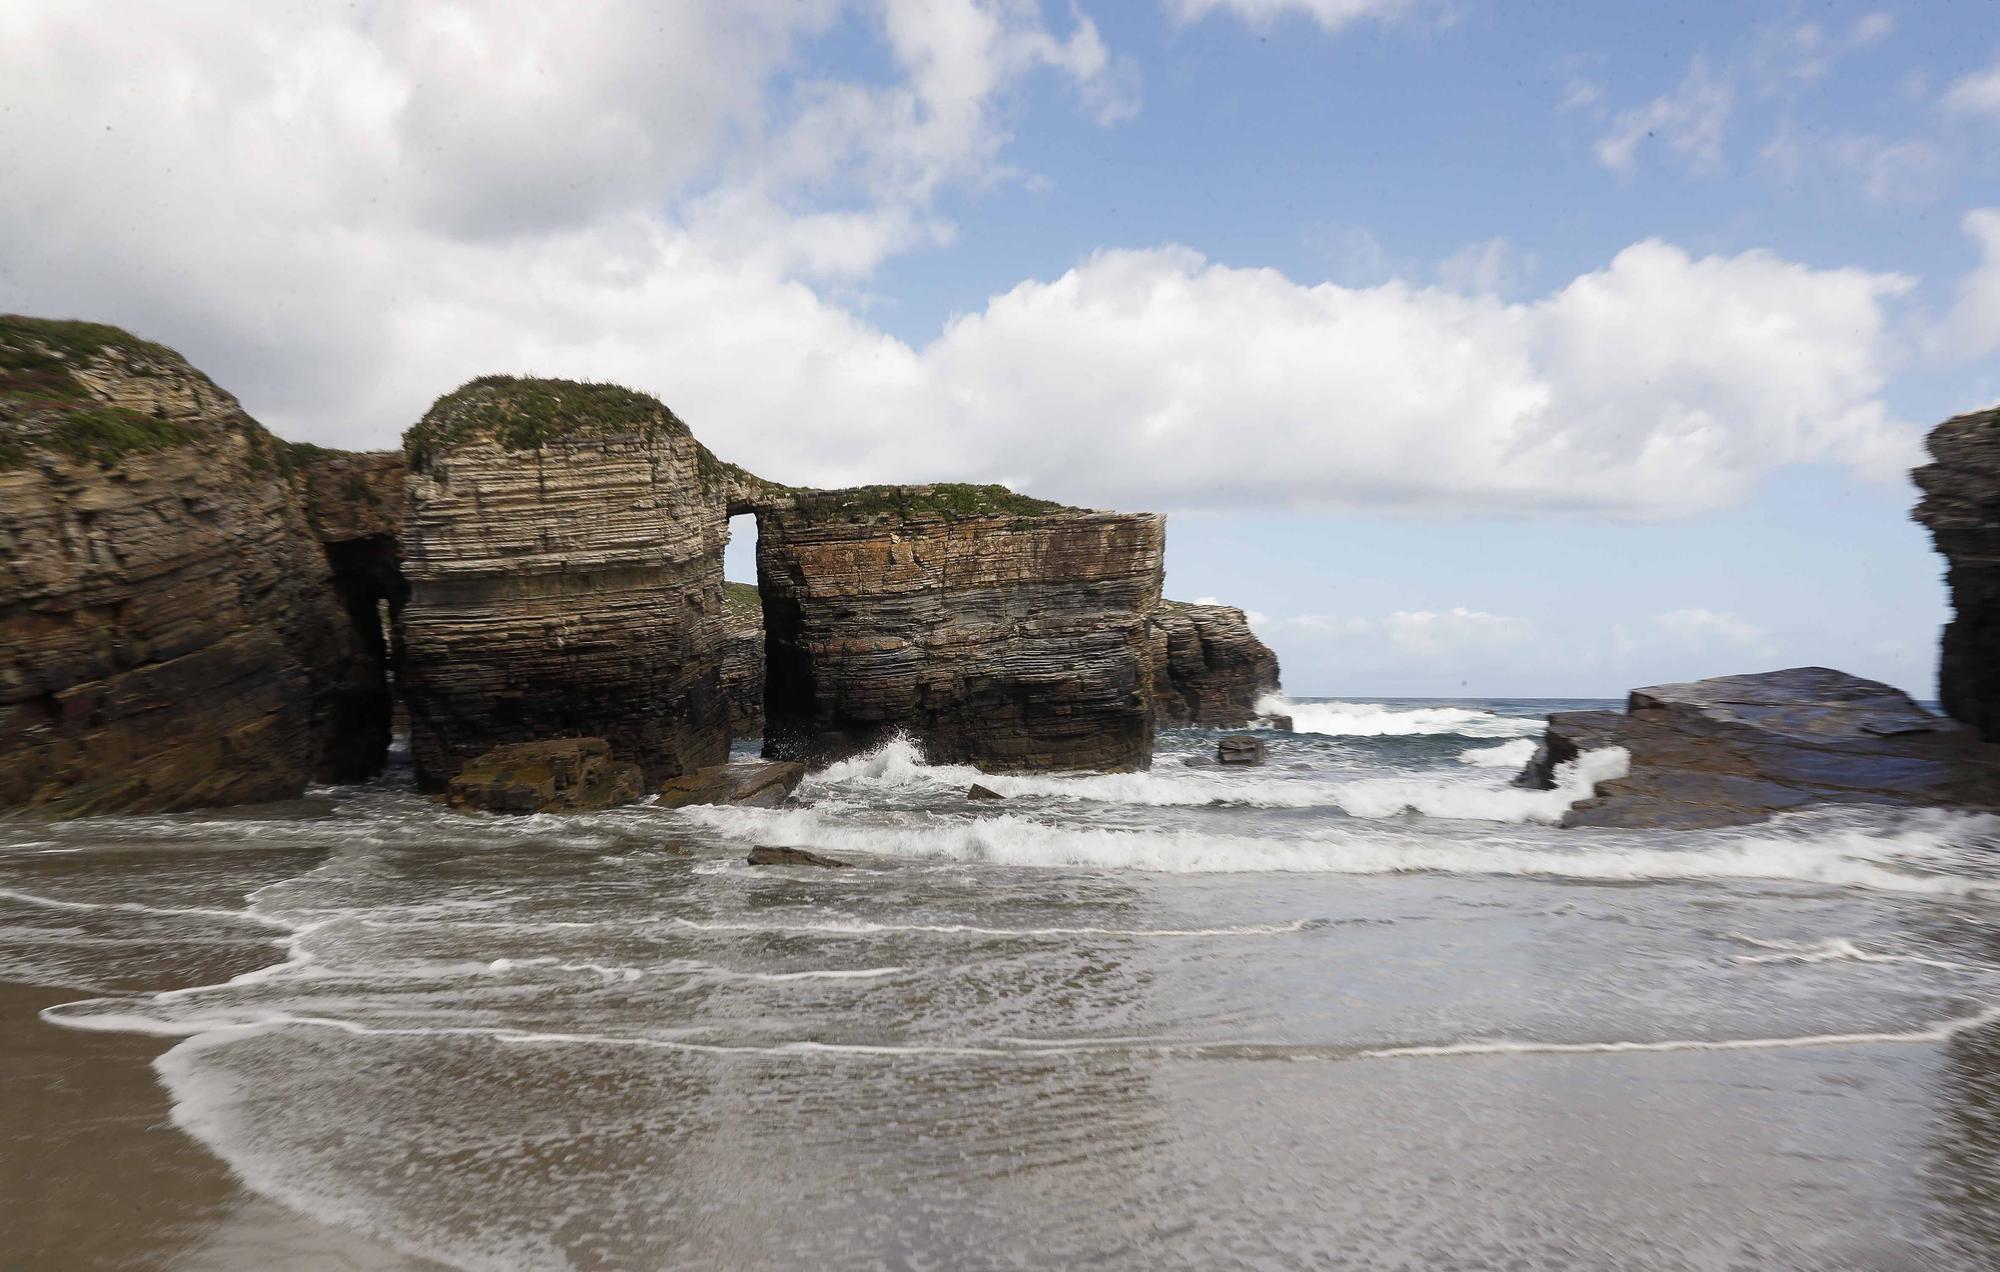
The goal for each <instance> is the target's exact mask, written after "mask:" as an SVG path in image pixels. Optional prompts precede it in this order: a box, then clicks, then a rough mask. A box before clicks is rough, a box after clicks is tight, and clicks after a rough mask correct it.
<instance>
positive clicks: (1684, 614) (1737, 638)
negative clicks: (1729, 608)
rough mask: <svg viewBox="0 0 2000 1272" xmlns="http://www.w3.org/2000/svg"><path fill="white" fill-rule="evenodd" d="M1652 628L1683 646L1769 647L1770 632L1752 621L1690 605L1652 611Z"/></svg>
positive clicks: (1751, 648)
mask: <svg viewBox="0 0 2000 1272" xmlns="http://www.w3.org/2000/svg"><path fill="white" fill-rule="evenodd" d="M1652 625H1653V628H1654V630H1656V631H1657V632H1658V633H1659V634H1660V635H1662V636H1664V637H1665V638H1666V639H1667V640H1668V641H1670V642H1672V643H1673V644H1675V645H1678V646H1681V647H1683V648H1692V649H1703V648H1709V647H1713V646H1718V645H1721V646H1734V647H1738V648H1742V649H1746V650H1749V651H1753V652H1758V653H1762V652H1766V651H1768V650H1769V648H1770V634H1769V633H1767V632H1766V631H1765V630H1764V629H1763V628H1761V627H1759V626H1757V625H1756V624H1755V623H1750V622H1746V621H1745V620H1743V619H1741V618H1738V617H1737V616H1736V615H1734V614H1731V613H1727V612H1724V611H1718V610H1711V609H1701V608H1699V607H1690V608H1685V609H1677V610H1668V611H1667V612H1666V613H1664V614H1655V615H1654V616H1653V622H1652Z"/></svg>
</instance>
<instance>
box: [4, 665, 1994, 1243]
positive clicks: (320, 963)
mask: <svg viewBox="0 0 2000 1272" xmlns="http://www.w3.org/2000/svg"><path fill="white" fill-rule="evenodd" d="M1277 705H1280V706H1282V707H1283V709H1285V710H1288V711H1289V712H1290V713H1291V715H1292V716H1293V718H1294V721H1295V723H1296V727H1297V731H1296V732H1293V733H1278V732H1271V731H1262V730H1260V731H1257V736H1259V737H1260V738H1261V739H1262V740H1263V741H1264V742H1265V743H1266V744H1267V745H1268V748H1269V760H1268V763H1267V764H1265V765H1264V766H1263V767H1256V768H1235V767H1222V766H1218V765H1216V764H1215V763H1213V756H1214V752H1215V748H1216V743H1217V741H1218V739H1219V738H1221V737H1222V736H1225V735H1224V734H1222V733H1219V732H1216V731H1211V730H1202V729H1182V730H1174V731H1169V732H1165V733H1163V734H1162V735H1161V737H1160V742H1159V750H1158V754H1157V758H1156V760H1155V763H1154V765H1153V767H1152V768H1151V770H1150V771H1147V772H1142V773H1128V774H1114V775H1059V776H1003V775H990V774H983V773H980V772H978V771H976V770H974V769H971V768H966V767H960V766H950V765H932V764H927V763H925V762H924V760H923V757H922V755H921V753H920V752H919V750H918V749H917V748H916V747H915V746H913V745H912V744H910V743H909V742H908V741H905V740H896V741H892V742H890V743H888V744H886V745H884V746H882V747H880V748H879V749H877V750H875V751H873V752H871V753H869V754H866V755H862V756H858V757H856V758H853V759H850V760H847V761H844V762H841V763H838V764H835V765H833V766H832V767H830V768H827V769H825V770H824V771H821V772H818V773H815V774H813V775H812V776H810V777H809V778H808V779H807V780H806V782H805V784H804V785H803V786H801V787H800V789H799V791H798V792H797V793H796V795H795V797H794V799H793V801H792V803H791V804H790V805H788V806H786V807H782V808H776V809H751V808H721V807H711V808H694V809H686V810H680V811H670V810H663V809H657V808H650V807H645V806H637V807H631V808H624V809H619V810H616V811H611V812H605V813H598V814H590V815H580V816H560V817H558V816H531V817H514V818H509V817H497V816H466V815H461V814H457V813H453V812H450V811H448V810H446V809H444V808H441V807H440V806H438V805H436V804H434V803H432V802H431V801H429V800H427V799H426V798H424V797H422V796H420V795H418V794H416V793H415V792H414V790H413V788H412V786H411V783H410V777H409V772H408V769H407V767H406V766H397V767H395V768H392V771H391V772H390V773H388V774H387V775H385V776H384V777H383V778H382V779H380V780H378V781H375V782H372V783H370V784H367V785H361V786H348V787H337V788H325V789H319V790H315V791H313V792H311V795H310V797H309V798H308V799H307V800H306V801H304V802H302V803H301V804H299V805H295V806H288V807H282V808H278V809H270V810H249V811H247V812H244V811H239V812H234V813H226V814H186V815H173V816H138V817H108V818H91V819H85V820H79V821H72V822H67V823H56V824H48V823H38V822H28V821H14V820H9V821H0V979H7V980H13V981H17V982H22V983H27V984H32V985H37V986H43V987H53V988H56V989H59V990H61V991H62V994H61V998H62V1001H61V1002H59V1003H57V1004H56V1005H54V1006H50V1007H48V1008H47V1010H46V1011H45V1012H44V1013H43V1015H44V1019H46V1020H47V1021H48V1022H49V1023H50V1024H53V1025H55V1026H59V1027H61V1028H64V1029H74V1030H98V1031H116V1032H125V1033H133V1034H143V1035H150V1036H153V1037H155V1038H157V1039H159V1040H160V1045H161V1046H162V1047H163V1052H162V1054H161V1055H160V1056H159V1059H158V1061H157V1063H156V1065H155V1069H156V1072H157V1077H158V1081H159V1083H160V1084H161V1086H162V1087H163V1088H164V1090H165V1092H166V1094H167V1096H168V1097H169V1099H170V1101H171V1107H172V1121H173V1124H174V1126H175V1127H177V1128H178V1129H179V1131H180V1132H184V1133H185V1134H186V1135H188V1136H191V1137H193V1139H194V1140H195V1141H197V1142H199V1143H200V1144H201V1145H203V1146H205V1147H206V1149H208V1150H209V1151H210V1152H212V1153H213V1154H214V1155H215V1156H216V1157H217V1158H219V1159H220V1160H221V1161H222V1162H223V1163H225V1164H226V1166H227V1167H228V1169H229V1170H230V1171H231V1172H233V1173H234V1174H235V1176H236V1177H237V1178H238V1179H239V1180H240V1181H241V1182H242V1183H243V1184H244V1185H246V1186H247V1187H248V1188H250V1189H253V1190H255V1191H256V1192H257V1193H260V1194H262V1195H264V1196H265V1197H268V1198H270V1199H272V1200H274V1201H276V1202H278V1203H281V1204H282V1205H283V1206H286V1207H289V1208H291V1209H293V1210H296V1211H298V1212H300V1213H301V1214H304V1215H306V1216H309V1217H311V1218H312V1219H315V1220H319V1221H323V1222H325V1223H328V1224H332V1225H336V1226H341V1227H346V1228H351V1229H354V1230H356V1231H358V1232H360V1233H363V1234H366V1235H367V1236H368V1237H370V1238H372V1239H374V1240H376V1241H379V1242H381V1243H384V1244H386V1245H388V1246H391V1247H394V1248H395V1249H397V1250H400V1251H402V1252H405V1253H407V1254H409V1255H412V1256H417V1257H421V1258H425V1259H429V1260H433V1261H435V1262H436V1263H438V1264H440V1265H443V1266H446V1267H451V1268H463V1269H594V1268H877V1267H884V1268H907V1269H958V1268H1053V1267H1075V1268H1133V1269H1139V1268H1145V1269H1156V1268H1300V1267H1336V1268H1349V1267H1352V1268H1402V1269H1462V1270H1472V1269H1494V1270H1500V1269H1542V1268H1590V1269H1599V1268H1618V1269H1632V1268H1640V1269H1654V1268H1658V1269H1718V1270H1719V1269H1738V1268H1742V1269H1748V1268H1757V1269H1764V1268H1781V1269H1905V1268H1907V1269H1918V1268H1923V1269H1929V1268H1951V1269H1957V1268H1964V1269H1991V1268H1995V1267H2000V820H1996V819H1995V818H1992V817H1988V816H1977V815H1969V814H1962V813H1947V812H1939V811H1917V812H1911V811H1900V812H1898V811H1883V810H1856V809H1847V810H1823V811H1816V812H1809V813H1803V814H1797V815H1790V816H1784V817H1780V818H1777V819H1775V820H1772V821H1769V822H1766V823H1762V824H1759V825H1755V826H1750V827H1743V828H1736V829H1729V830H1714V831H1677V832H1652V831H1612V830H1564V829H1560V828H1558V827H1557V826H1556V825H1555V823H1556V821H1557V820H1558V819H1559V818H1560V816H1561V815H1562V813H1563V811H1564V809H1565V808H1567V807H1568V806H1569V804H1570V803H1571V802H1573V801H1574V800H1576V799H1578V798H1580V797H1582V796H1584V795H1586V794H1587V793H1588V791H1589V789H1590V786H1591V785H1592V783H1594V782H1595V781H1597V780H1601V779H1602V778H1604V777H1607V776H1614V775H1616V774H1617V773H1619V772H1622V771H1623V766H1624V763H1625V757H1624V756H1623V755H1622V754H1621V753H1617V752H1602V753H1595V754H1592V755H1586V756H1585V757H1583V758H1582V759H1581V760H1580V761H1578V762H1577V764H1576V765H1575V766H1573V767H1572V768H1571V769H1570V770H1569V771H1567V772H1565V773H1564V774H1563V775H1562V780H1561V781H1560V782H1559V784H1558V787H1557V789H1555V790H1552V791H1536V790H1525V789H1521V788H1517V787H1515V786H1513V785H1512V784H1511V780H1512V778H1513V777H1514V775H1515V773H1516V772H1517V771H1518V770H1519V768H1520V766H1521V765H1522V763H1523V762H1524V761H1525V760H1526V759H1527V758H1528V756H1529V754H1530V753H1531V752H1532V750H1533V747H1534V739H1535V738H1536V736H1537V735H1538V734H1539V732H1540V731H1541V728H1542V725H1543V721H1544V719H1545V717H1546V716H1547V714H1548V713H1549V712H1550V711H1551V710H1557V709H1569V708H1577V707H1595V706H1606V705H1613V704H1604V703H1596V702H1549V701H1513V700H1468V701H1452V702H1441V701H1428V700H1425V701H1417V700H1396V699H1369V700H1360V699H1349V700H1341V701H1331V700H1301V701H1297V702H1286V703H1281V704H1277ZM739 752H740V753H741V754H742V755H743V756H744V757H745V758H748V757H749V756H751V755H754V753H755V744H754V743H745V744H740V745H739ZM974 782H979V783H983V784H984V785H986V786H988V787H990V788H992V789H993V790H996V791H998V792H999V793H1000V794H1002V795H1003V796H1005V798H1004V799H1002V800H999V801H972V800H968V799H967V797H966V791H967V788H968V787H969V786H970V785H971V784H972V783H974ZM756 845H787V846H795V847H800V848H806V849H810V850H812V851H814V852H818V853H821V854H824V855H827V856H831V857H837V858H841V859H844V860H846V861H849V862H851V863H852V868H850V869H842V870H835V869H808V868H790V869H771V868H759V867H753V866H750V865H748V864H746V863H745V860H744V858H745V854H746V853H747V852H748V851H749V849H750V848H751V847H753V846H756ZM16 1027H19V1026H18V1025H17V1026H16ZM107 1202H108V1203H110V1204H115V1199H107Z"/></svg>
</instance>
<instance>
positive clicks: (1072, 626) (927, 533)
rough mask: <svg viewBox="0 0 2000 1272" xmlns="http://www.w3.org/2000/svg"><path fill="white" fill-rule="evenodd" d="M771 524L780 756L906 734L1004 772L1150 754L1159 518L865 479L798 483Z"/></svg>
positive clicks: (771, 692) (769, 720)
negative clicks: (863, 482)
mask: <svg viewBox="0 0 2000 1272" xmlns="http://www.w3.org/2000/svg"><path fill="white" fill-rule="evenodd" d="M757 527H758V530H757V535H758V537H757V575H758V586H759V589H760V591H761V592H762V593H763V604H764V614H765V621H766V625H767V630H766V640H767V642H768V648H767V654H766V681H765V692H764V714H765V734H764V737H765V753H766V754H767V755H770V756H772V757H773V758H778V759H803V760H809V761H817V760H822V759H826V758H829V757H832V756H837V755H840V754H845V753H851V752H853V751H857V750H861V749H864V748H866V747H869V746H872V745H874V744H876V743H878V742H880V741H882V740H884V739H886V738H888V737H889V736H891V735H893V734H895V733H898V732H902V733H906V734H908V735H909V736H910V737H912V738H914V739H915V740H916V741H917V742H918V743H919V744H920V745H921V746H922V748H923V750H924V753H925V755H926V756H928V757H929V758H930V759H931V760H932V761H933V762H935V763H971V764H976V765H978V766H979V767H981V768H985V769H989V770H992V771H1028V770H1048V769H1138V768H1145V767H1147V766H1148V765H1149V764H1150V763H1151V762H1152V751H1153V727H1154V719H1153V710H1154V707H1153V674H1152V665H1151V661H1150V657H1149V636H1148V632H1149V625H1150V623H1151V621H1152V618H1153V615H1154V613H1155V611H1156V610H1157V609H1158V607H1159V603H1160V581H1161V561H1162V552H1163V548H1164V544H1165V537H1166V519H1165V518H1164V517H1161V516H1159V515H1157V514H1152V513H1115V512H1093V511H1088V510H1084V509H1079V508H1066V507H1064V506H1062V505H1060V504H1055V503H1050V502H1048V501H1046V500H1041V499H1032V498H1029V497H1027V496H1024V495H1018V494H1015V493H1014V492H1012V491H1010V490H1007V489H1006V488H1004V487H1001V486H963V485H934V486H871V487H863V488H858V489H853V490H834V491H798V492H792V494H791V495H790V497H788V498H786V499H784V500H781V501H774V502H773V503H771V504H770V505H769V506H767V507H764V508H761V509H759V511H758V522H757Z"/></svg>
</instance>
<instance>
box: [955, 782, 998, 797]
mask: <svg viewBox="0 0 2000 1272" xmlns="http://www.w3.org/2000/svg"><path fill="white" fill-rule="evenodd" d="M965 797H966V798H967V799H1006V798H1007V797H1006V796H1005V795H1002V794H1001V793H1000V792H999V791H996V790H994V789H993V788H992V787H990V786H981V785H980V784H979V783H977V782H974V783H973V784H972V789H971V790H968V791H967V792H966V793H965Z"/></svg>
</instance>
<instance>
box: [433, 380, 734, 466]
mask: <svg viewBox="0 0 2000 1272" xmlns="http://www.w3.org/2000/svg"><path fill="white" fill-rule="evenodd" d="M687 431H688V428H687V425H685V424H683V423H682V422H681V421H680V419H679V417H677V416H676V415H675V414H674V413H673V412H672V411H670V410H668V409H667V408H666V407H665V406H664V405H663V404H662V403H661V402H660V400H659V399H658V398H656V397H653V396H652V395H650V394H646V393H640V392H637V391H636V390H633V389H627V388H623V387H621V386H619V385H616V384H599V383H587V382H583V381H577V380H542V379H520V378H517V377H514V376H511V375H487V376H481V377H480V378H478V379H477V380H472V381H470V382H468V383H466V384H464V385H462V386H461V387H459V388H457V389H454V390H452V391H451V392H450V393H447V394H445V395H444V396H443V397H441V398H439V399H438V400H437V401H436V402H435V403H433V404H432V405H431V409H430V410H428V411H426V412H425V413H424V417H423V418H422V419H421V420H418V421H417V422H416V424H415V425H413V426H412V427H411V428H410V430H409V432H407V433H405V434H403V453H404V454H405V455H407V456H408V457H409V460H410V468H411V470H412V471H414V472H420V473H421V472H428V471H429V470H430V465H431V461H432V460H433V459H435V458H436V457H437V456H439V455H441V454H443V453H444V452H445V451H448V450H450V449H451V448H452V447H454V446H456V445H458V444H459V443H461V442H464V441H467V440H469V439H471V438H473V437H489V438H491V439H493V441H495V442H497V443H498V444H499V445H500V446H501V447H502V448H504V449H506V450H510V451H524V450H540V449H541V448H542V447H543V446H544V445H545V444H547V443H549V442H551V441H555V440H558V439H561V438H572V437H599V438H610V437H632V436H638V437H644V438H645V439H647V440H648V441H651V440H653V439H655V438H657V437H659V436H660V434H661V433H662V432H668V433H677V434H679V435H681V436H686V435H687ZM708 458H709V459H710V460H713V459H714V457H713V456H709V457H708ZM714 462H716V463H720V462H721V461H719V460H716V461H714Z"/></svg>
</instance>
